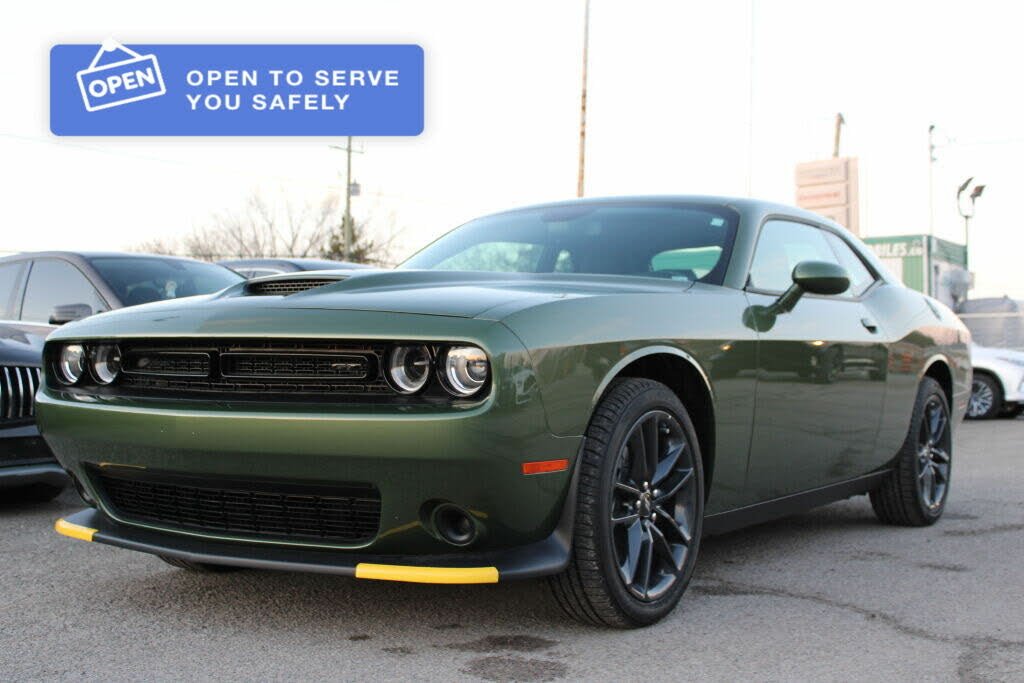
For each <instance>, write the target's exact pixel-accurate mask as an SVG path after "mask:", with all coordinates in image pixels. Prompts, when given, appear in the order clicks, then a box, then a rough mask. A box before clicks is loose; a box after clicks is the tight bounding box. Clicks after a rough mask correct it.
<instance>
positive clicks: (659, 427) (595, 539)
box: [550, 378, 704, 628]
mask: <svg viewBox="0 0 1024 683" xmlns="http://www.w3.org/2000/svg"><path fill="white" fill-rule="evenodd" d="M578 466H579V467H580V473H579V490H578V496H577V509H576V523H575V528H574V537H573V548H572V556H571V559H570V562H569V567H568V568H567V569H566V571H565V572H564V573H562V574H560V575H558V576H555V577H552V578H551V579H550V585H551V588H552V590H553V592H554V594H555V598H556V599H557V600H558V603H559V604H560V605H561V606H562V608H563V609H564V610H565V611H566V613H567V614H569V615H570V616H571V617H573V618H575V619H578V620H580V621H584V622H589V623H593V624H597V625H601V626H614V627H619V628H633V627H637V626H646V625H648V624H653V623H654V622H656V621H658V620H659V619H661V618H662V617H664V616H665V615H667V614H668V613H669V612H671V611H672V609H673V608H674V607H675V606H676V604H677V603H678V602H679V599H680V598H681V597H682V594H683V592H684V591H685V590H686V586H687V584H688V583H689V581H690V577H691V576H692V574H693V568H694V565H695V564H696V561H697V551H698V548H699V545H700V534H701V523H702V519H703V514H704V477H703V470H702V467H701V458H700V450H699V448H698V445H697V437H696V433H695V432H694V429H693V424H692V423H691V422H690V418H689V415H688V414H687V412H686V408H684V407H683V404H682V403H681V402H680V401H679V399H678V397H677V396H676V395H675V394H674V393H673V392H672V391H670V390H669V389H668V387H666V386H665V385H663V384H661V383H659V382H655V381H653V380H648V379H632V378H631V379H625V380H620V381H617V382H616V383H615V384H613V385H612V387H611V389H610V390H609V391H608V393H607V395H606V396H605V397H604V398H603V399H602V400H601V403H600V404H599V405H598V407H597V410H596V411H595V412H594V417H593V419H592V420H591V423H590V426H589V427H588V428H587V434H586V446H585V448H584V451H583V454H582V461H581V462H580V463H579V465H578Z"/></svg>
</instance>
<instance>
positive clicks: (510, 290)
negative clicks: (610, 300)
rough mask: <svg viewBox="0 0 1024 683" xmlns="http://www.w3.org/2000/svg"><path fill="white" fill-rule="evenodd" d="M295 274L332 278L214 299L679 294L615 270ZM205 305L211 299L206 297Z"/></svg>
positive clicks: (318, 301) (360, 304)
mask: <svg viewBox="0 0 1024 683" xmlns="http://www.w3.org/2000/svg"><path fill="white" fill-rule="evenodd" d="M302 276H303V277H311V276H312V277H324V278H326V277H331V276H333V277H337V278H338V280H337V282H334V283H332V284H327V285H323V286H320V287H314V288H312V289H308V290H306V291H303V292H299V293H296V294H291V295H288V296H254V295H252V294H251V292H252V291H253V284H254V283H267V282H281V281H284V280H289V279H295V278H289V277H287V276H284V275H281V276H275V277H273V278H262V279H260V280H257V281H249V282H248V283H243V284H241V285H236V286H235V287H231V288H229V289H227V290H225V291H224V292H221V293H220V294H219V295H216V296H215V297H214V299H215V301H217V302H218V303H219V305H235V306H242V305H246V306H259V307H261V308H267V307H270V308H291V309H311V308H313V309H329V310H353V311H378V312H387V313H417V314H424V315H443V316H452V317H460V318H485V319H495V320H497V319H500V318H501V317H504V316H505V315H508V314H509V313H512V312H514V311H516V310H520V309H521V308H524V307H529V306H532V305H537V304H541V303H546V302H548V301H552V300H556V299H565V298H572V297H583V296H601V295H610V294H628V293H650V292H679V291H685V290H686V289H688V288H689V287H691V286H692V284H693V283H692V282H689V281H687V280H679V281H676V280H663V279H660V278H646V277H632V276H622V275H571V274H562V273H554V274H540V275H538V274H532V273H478V272H462V271H459V272H454V271H435V270H392V271H373V272H365V273H361V272H352V271H349V272H347V273H340V272H335V273H333V274H332V273H328V272H322V273H316V274H313V273H303V274H302ZM211 303H212V302H211Z"/></svg>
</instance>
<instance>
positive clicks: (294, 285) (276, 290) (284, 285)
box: [245, 278, 343, 296]
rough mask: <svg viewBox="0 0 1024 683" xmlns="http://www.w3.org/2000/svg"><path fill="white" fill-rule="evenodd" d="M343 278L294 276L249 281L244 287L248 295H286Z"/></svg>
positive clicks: (329, 283)
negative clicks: (287, 278)
mask: <svg viewBox="0 0 1024 683" xmlns="http://www.w3.org/2000/svg"><path fill="white" fill-rule="evenodd" d="M341 279H343V278H320V279H316V278H296V279H294V280H267V281H266V282H260V281H256V282H251V283H249V284H248V285H246V287H245V293H246V294H248V295H249V296H288V295H289V294H297V293H299V292H305V291H306V290H307V289H313V288H314V287H323V286H324V285H331V284H334V283H335V282H339V281H340V280H341Z"/></svg>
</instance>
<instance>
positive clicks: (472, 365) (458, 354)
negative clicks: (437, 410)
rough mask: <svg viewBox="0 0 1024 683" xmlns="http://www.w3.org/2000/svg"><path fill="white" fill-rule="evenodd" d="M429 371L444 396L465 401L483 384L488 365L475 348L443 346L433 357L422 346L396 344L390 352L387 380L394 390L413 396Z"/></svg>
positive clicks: (431, 353)
mask: <svg viewBox="0 0 1024 683" xmlns="http://www.w3.org/2000/svg"><path fill="white" fill-rule="evenodd" d="M435 356H436V357H435ZM431 372H436V373H437V375H438V378H439V379H440V381H441V384H442V386H444V388H445V389H446V390H447V391H448V393H450V394H452V395H453V396H457V397H459V398H468V397H470V396H473V395H474V394H476V393H477V392H479V391H480V390H481V389H482V388H483V387H484V385H485V384H487V380H488V378H489V377H490V374H491V364H490V361H488V360H487V354H486V353H484V351H483V349H481V348H478V347H476V346H447V347H442V348H441V349H440V350H438V351H437V352H436V354H435V352H434V351H433V350H432V349H431V348H430V347H429V346H427V345H426V344H400V345H398V346H395V347H394V348H393V349H392V350H391V355H390V357H389V358H388V365H387V377H388V381H389V382H390V383H391V386H392V387H393V388H394V389H395V391H398V392H399V393H402V394H415V393H416V392H417V391H419V390H421V389H422V388H423V387H425V386H426V385H427V382H428V381H429V380H430V374H431Z"/></svg>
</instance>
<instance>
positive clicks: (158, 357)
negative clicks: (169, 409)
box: [45, 338, 486, 406]
mask: <svg viewBox="0 0 1024 683" xmlns="http://www.w3.org/2000/svg"><path fill="white" fill-rule="evenodd" d="M116 343H117V346H118V348H119V349H120V351H121V358H122V361H121V368H122V371H121V373H120V374H118V375H117V377H116V378H115V379H114V381H113V382H111V383H110V384H106V385H100V384H98V383H97V382H96V380H95V379H94V377H93V375H92V374H91V373H86V376H85V377H83V379H81V380H80V381H79V382H77V383H76V384H74V385H73V386H70V387H69V386H65V385H63V384H60V383H59V382H58V381H57V379H56V371H55V364H56V358H55V354H56V352H57V349H58V348H59V346H58V345H53V344H51V345H48V346H47V347H46V352H45V353H46V358H45V362H46V363H48V367H50V368H54V373H53V374H51V373H47V376H48V381H49V383H50V384H49V386H50V388H51V389H53V390H54V391H59V392H68V393H74V394H84V395H88V396H103V397H122V396H123V397H126V398H131V399H136V398H141V399H160V400H168V399H190V400H197V401H208V402H209V401H224V402H231V403H233V404H238V403H243V402H244V403H252V404H256V403H263V404H283V403H296V402H306V403H320V404H334V405H389V406H412V405H418V406H423V405H433V406H446V405H456V404H468V403H472V402H476V401H479V400H480V398H479V397H476V396H474V397H471V398H469V399H461V398H458V397H454V396H452V395H451V394H450V393H449V392H448V391H447V390H446V389H445V388H444V386H443V384H442V383H441V379H440V378H439V376H438V372H437V371H436V369H435V370H434V371H433V372H431V374H430V378H429V379H428V380H427V384H426V386H424V388H423V389H422V390H420V391H419V392H417V393H415V394H411V395H410V394H402V393H400V392H398V391H396V390H395V389H394V388H393V387H392V386H391V385H390V384H389V383H388V379H387V377H386V375H387V363H388V359H389V357H390V355H391V351H392V349H393V348H394V346H395V345H396V344H401V343H402V342H401V341H391V340H350V339H338V340H322V339H313V340H294V339H266V338H264V339H119V340H116ZM88 345H89V344H88V343H87V346H88ZM445 347H446V344H444V343H439V344H436V345H434V346H433V347H432V351H431V353H432V355H433V357H434V358H435V359H437V358H440V357H441V355H443V353H444V349H445ZM485 391H486V390H485ZM484 395H485V394H484V393H481V394H480V396H484Z"/></svg>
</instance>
